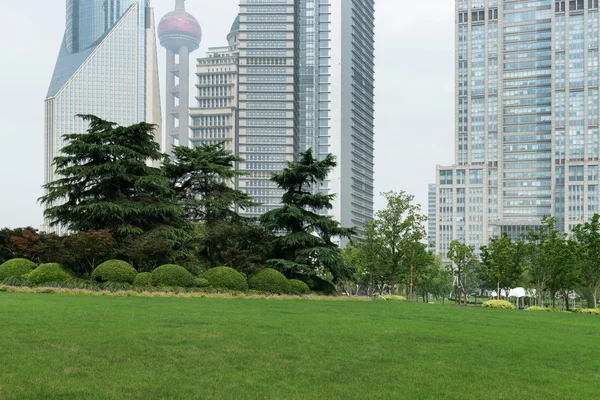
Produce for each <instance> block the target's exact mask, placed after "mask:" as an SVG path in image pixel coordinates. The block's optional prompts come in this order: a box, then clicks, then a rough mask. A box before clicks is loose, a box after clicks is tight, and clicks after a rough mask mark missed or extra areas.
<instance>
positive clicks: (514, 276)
mask: <svg viewBox="0 0 600 400" xmlns="http://www.w3.org/2000/svg"><path fill="white" fill-rule="evenodd" d="M524 255H525V253H524V248H523V244H522V243H521V242H516V243H515V242H513V241H512V240H511V239H510V238H509V237H508V236H507V235H506V234H503V235H502V236H496V237H494V238H492V239H491V240H490V243H489V245H488V246H483V247H482V248H481V261H482V264H483V265H482V269H481V273H482V278H483V279H484V280H486V281H487V282H489V283H490V284H491V285H493V286H495V287H496V288H497V294H498V300H499V299H500V293H501V292H500V289H504V290H505V292H507V293H508V291H509V290H510V289H512V288H514V287H515V286H516V285H517V284H518V283H519V282H520V280H521V278H522V275H523V265H524Z"/></svg>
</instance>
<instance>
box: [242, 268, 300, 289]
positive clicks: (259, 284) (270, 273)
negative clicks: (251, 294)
mask: <svg viewBox="0 0 600 400" xmlns="http://www.w3.org/2000/svg"><path fill="white" fill-rule="evenodd" d="M248 286H249V287H250V289H254V290H259V291H261V292H267V293H275V294H286V293H289V292H290V291H291V289H292V288H291V286H290V281H288V280H287V278H286V277H285V276H283V274H282V273H281V272H279V271H276V270H274V269H271V268H265V269H263V270H262V271H260V272H259V273H257V274H256V275H254V276H252V277H251V278H250V279H249V280H248Z"/></svg>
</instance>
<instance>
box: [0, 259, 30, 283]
mask: <svg viewBox="0 0 600 400" xmlns="http://www.w3.org/2000/svg"><path fill="white" fill-rule="evenodd" d="M36 267H37V265H36V264H35V263H34V262H33V261H29V260H26V259H24V258H13V259H12V260H8V261H6V262H5V263H4V264H2V265H0V281H3V280H4V279H6V278H9V277H10V278H13V277H14V278H20V277H21V276H23V275H25V274H28V273H30V272H31V271H33V270H34V269H35V268H36Z"/></svg>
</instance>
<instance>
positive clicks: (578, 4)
mask: <svg viewBox="0 0 600 400" xmlns="http://www.w3.org/2000/svg"><path fill="white" fill-rule="evenodd" d="M583 2H584V1H583V0H569V11H579V10H583Z"/></svg>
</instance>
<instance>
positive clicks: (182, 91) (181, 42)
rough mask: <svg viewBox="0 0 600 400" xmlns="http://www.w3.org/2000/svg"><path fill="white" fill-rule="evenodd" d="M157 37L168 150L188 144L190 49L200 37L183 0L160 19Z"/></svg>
mask: <svg viewBox="0 0 600 400" xmlns="http://www.w3.org/2000/svg"><path fill="white" fill-rule="evenodd" d="M158 37H159V38H160V44H161V45H162V46H163V47H165V48H166V49H167V71H166V72H167V82H166V87H167V90H166V93H167V94H166V96H167V99H166V105H167V106H166V113H167V117H166V127H167V151H168V152H169V153H170V152H171V151H172V148H173V146H175V145H179V146H188V145H189V137H190V113H189V110H190V99H189V97H190V53H192V52H194V51H195V50H198V48H199V47H200V41H201V40H202V29H201V28H200V24H199V23H198V21H197V20H196V18H194V17H193V16H192V15H191V14H189V13H187V12H186V11H185V0H176V2H175V10H174V11H171V12H170V13H168V14H167V15H165V16H164V17H163V18H162V19H161V20H160V23H159V24H158ZM176 80H178V82H177V84H176Z"/></svg>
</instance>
